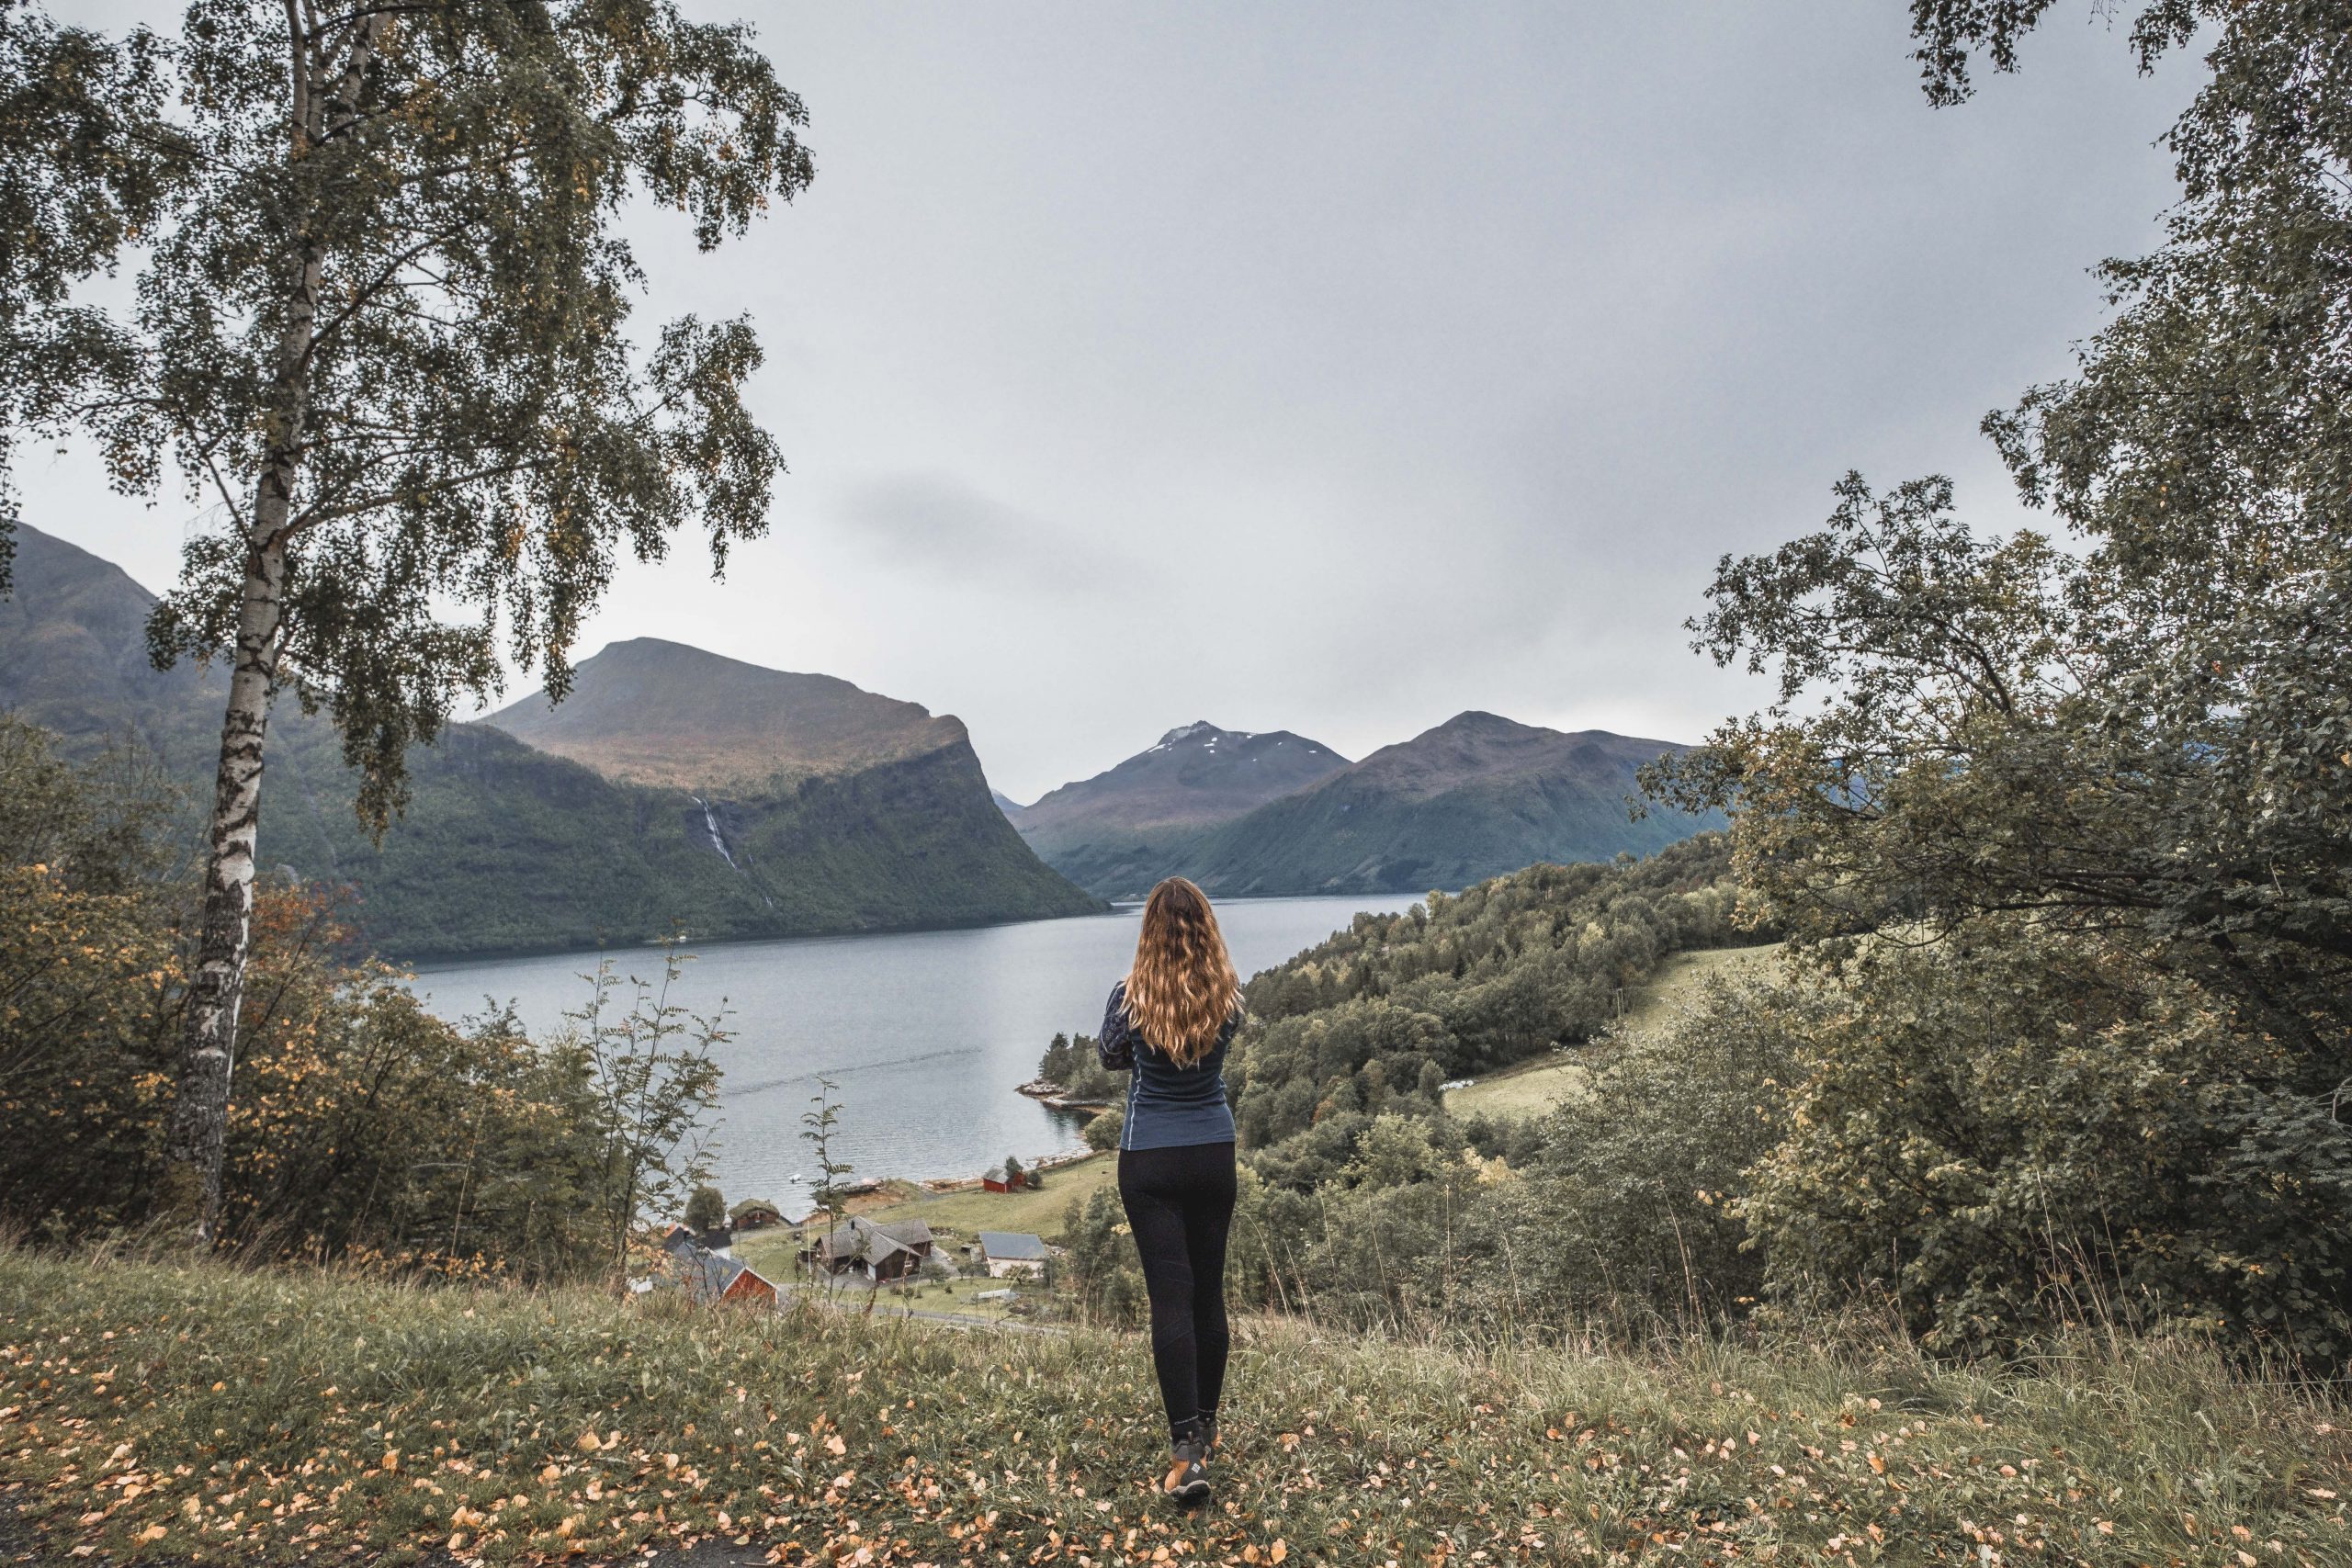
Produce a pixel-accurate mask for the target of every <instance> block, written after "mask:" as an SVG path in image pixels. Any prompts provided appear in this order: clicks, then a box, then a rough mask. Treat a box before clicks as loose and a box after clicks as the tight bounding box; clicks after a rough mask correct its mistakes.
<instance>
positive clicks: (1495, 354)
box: [19, 0, 2194, 801]
mask: <svg viewBox="0 0 2352 1568" xmlns="http://www.w3.org/2000/svg"><path fill="white" fill-rule="evenodd" d="M100 9H101V7H100V6H96V5H95V4H93V5H90V6H66V7H65V10H66V11H68V12H69V13H79V14H82V15H85V16H86V15H94V14H95V13H96V12H98V11H99V10H100ZM138 9H140V10H141V11H150V12H152V10H153V8H151V7H149V6H140V7H138ZM701 9H703V10H706V11H708V12H711V13H713V14H721V15H734V14H741V13H742V7H741V6H717V7H713V6H703V7H701ZM1906 10H1907V7H1905V6H1901V5H1899V4H1896V3H1894V0H1806V3H1800V4H1774V5H1762V4H1753V3H1750V4H1743V5H1725V4H1723V3H1722V0H1713V3H1703V0H1696V3H1688V4H1685V3H1669V0H1638V3H1635V0H1626V3H1623V4H1619V5H1611V6H1600V5H1582V6H1555V5H1541V6H1539V5H1501V4H1493V5H1481V6H1429V5H1425V4H1418V3H1417V4H1409V5H1408V4H1366V3H1363V0H1347V3H1344V4H1330V5H1309V4H1302V3H1296V0H1293V3H1288V4H1284V5H1283V6H1262V5H1258V4H1200V3H1187V4H1183V5H1181V6H1180V5H1173V4H1168V5H1159V6H1140V5H1134V6H1095V5H1080V4H1069V5H1046V4H1029V5H1007V6H963V5H953V6H951V5H940V6H906V5H874V6H842V5H823V6H816V5H797V4H796V5H763V6H757V7H755V8H752V10H751V12H750V14H751V15H752V17H753V19H754V20H755V21H756V22H757V24H758V28H759V34H760V38H761V40H762V42H763V44H764V46H765V47H766V48H767V50H768V51H769V52H770V53H771V54H772V55H773V56H774V57H775V61H776V62H777V65H778V68H779V70H780V72H781V73H782V75H783V77H784V79H785V81H786V83H788V84H789V85H792V86H793V87H794V88H795V89H797V91H798V92H799V93H800V94H801V95H802V96H803V97H804V98H805V99H806V100H807V103H808V105H809V113H810V116H811V120H812V123H811V125H810V127H809V133H808V135H809V142H810V144H811V146H812V147H813V148H814V150H815V153H816V159H817V166H818V175H817V179H816V183H815V184H814V186H811V187H810V189H809V193H808V194H807V195H806V196H805V197H803V198H802V199H801V200H800V201H799V202H798V203H797V204H796V205H794V206H792V207H790V208H786V209H779V210H778V211H777V212H776V213H775V216H773V217H772V218H771V219H770V220H768V221H767V222H766V223H765V224H764V225H763V227H761V228H760V229H759V230H757V231H755V232H754V233H753V234H752V237H751V238H750V239H749V240H748V241H745V242H742V243H737V244H735V245H732V246H730V247H728V248H726V249H723V250H721V251H720V252H719V253H718V254H716V255H713V256H703V255H699V254H696V253H695V251H694V249H693V247H692V245H691V244H690V243H687V242H686V240H685V238H684V235H683V233H682V232H680V231H678V230H677V229H676V227H675V226H674V225H673V224H672V223H671V222H670V221H669V220H665V219H662V218H660V217H646V218H644V219H641V220H632V222H631V225H630V231H631V237H632V238H633V239H634V240H636V242H637V243H638V244H639V252H640V256H641V259H642V260H643V261H644V262H645V263H646V264H647V265H648V267H649V270H650V272H651V274H652V290H651V294H650V298H649V299H647V300H646V302H645V306H644V311H643V315H642V317H641V318H640V327H641V329H642V330H643V331H644V332H645V333H650V332H651V331H652V330H653V328H654V326H655V324H656V322H657V321H659V320H661V319H662V318H663V317H665V316H667V315H669V314H673V313H675V312H677V311H680V310H698V311H701V312H704V313H706V314H731V313H733V312H736V311H739V310H748V311H749V312H751V313H752V316H753V317H754V318H755V320H756V321H757V323H758V325H759V328H760V330H761V333H762V335H763V339H764V341H765V343H766V345H767V350H768V364H767V367H766V369H765V370H764V371H763V374H762V376H761V377H760V378H759V380H758V381H757V382H756V384H755V386H754V389H753V400H754V403H755V406H756V408H757V409H758V411H759V412H760V413H761V414H762V415H763V417H764V419H765V420H766V422H767V423H768V425H769V426H770V428H771V429H772V430H773V431H774V432H775V434H776V435H777V437H778V439H779V440H780V441H781V443H782V445H783V447H784V450H785V452H786V457H787V460H788V461H789V462H790V464H791V466H792V470H793V471H792V473H791V475H790V476H789V477H788V478H786V479H784V480H782V481H781V482H780V485H779V488H778V491H777V494H776V502H775V512H774V514H773V526H772V531H771V533H770V536H768V537H767V538H766V539H764V540H763V541H760V542H758V543H755V544H752V545H749V546H745V547H741V548H739V550H738V551H737V552H736V554H735V556H734V558H733V564H732V566H731V568H730V570H729V574H728V577H727V580H726V581H724V582H723V583H714V582H713V581H710V579H709V575H708V570H707V562H706V561H704V560H703V559H702V558H701V556H700V553H699V551H698V549H696V548H695V547H691V546H690V547H686V548H684V549H682V550H680V551H679V552H678V553H677V554H675V555H674V556H673V558H672V560H671V561H670V562H669V563H668V564H667V565H665V566H662V567H660V568H637V567H631V568H630V569H628V570H624V571H623V573H622V574H621V576H620V577H619V579H618V581H617V582H616V586H615V589H614V592H612V594H611V596H610V597H609V599H608V600H607V602H606V604H605V608H604V611H603V613H602V614H601V615H599V616H598V617H597V618H596V619H595V620H594V622H593V623H592V624H591V626H590V627H589V631H588V635H587V637H586V639H585V641H584V643H583V645H582V649H581V650H580V651H581V652H582V653H583V654H584V653H586V652H589V651H592V650H594V649H595V648H598V647H600V646H602V645H603V644H604V643H605V641H607V640H610V639H613V638H617V637H635V636H646V635H650V636H658V637H673V638H675V639H677V640H680V641H684V642H690V643H695V644H697V645H699V646H701V647H704V648H707V649H713V650H715V651H718V652H720V653H725V654H729V655H731V656H733V657H735V658H739V659H745V660H753V661H755V662H758V663H763V664H769V665H774V666H777V667H780V668H784V669H790V670H809V671H825V672H828V673H831V674H835V675H840V676H842V677H845V678H847V679H849V680H852V681H854V682H857V683H859V684H860V685H863V686H866V687H869V688H871V689H873V690H876V691H880V692H886V693H888V694H891V695H893V696H898V697H904V698H909V699H911V700H914V701H917V702H921V703H923V704H925V705H929V706H930V707H931V708H932V709H933V711H934V712H942V713H954V714H956V715H958V716H961V717H962V718H963V719H964V720H965V721H966V722H967V724H968V725H969V726H970V728H971V731H972V737H973V740H974V743H975V744H976V746H977V747H978V750H979V753H980V757H981V759H982V761H983V762H984V763H985V764H986V765H987V768H988V771H989V776H990V778H991V780H992V781H993V782H994V783H995V784H997V785H998V786H999V787H1000V788H1001V789H1003V790H1005V791H1006V792H1007V793H1009V794H1011V795H1014V796H1015V797H1017V798H1019V799H1022V800H1024V801H1025V800H1029V799H1033V798H1035V796H1036V795H1039V794H1041V793H1043V792H1044V791H1045V790H1046V789H1049V788H1051V787H1053V786H1054V785H1056V784H1060V783H1062V782H1064V781H1066V780H1068V779H1070V778H1074V777H1082V776H1085V775H1087V774H1090V773H1095V772H1098V771H1100V770H1101V769H1103V768H1105V767H1108V766H1109V765H1111V764H1112V763H1113V762H1114V761H1117V760H1118V759H1119V758H1121V757H1123V756H1125V755H1127V754H1129V753H1131V752H1133V751H1136V750H1140V749H1141V748H1143V747H1144V746H1147V745H1148V744H1150V743H1151V742H1152V740H1154V739H1156V738H1157V737H1158V735H1159V732H1160V731H1162V730H1164V729H1167V728H1170V727H1172V726H1175V725H1178V724H1182V723H1184V722H1187V721H1190V720H1192V719H1195V718H1206V719H1210V720H1213V721H1215V722H1216V723H1218V724H1221V725H1224V726H1226V727H1227V728H1238V729H1275V728H1287V729H1294V730H1297V731H1299V732H1301V733H1303V734H1306V735H1308V736H1312V737H1314V738H1315V739H1318V740H1320V741H1323V742H1324V743H1326V744H1328V745H1330V746H1333V747H1336V748H1338V749H1339V750H1341V751H1343V752H1345V753H1347V754H1348V755H1350V756H1362V755H1363V754H1364V753H1366V752H1368V751H1371V750H1374V749H1375V748H1377V747H1379V746H1381V745H1383V744H1385V743H1387V742H1389V741H1393V740H1399V739H1405V738H1407V737H1408V736H1411V735H1413V734H1415V733H1418V732H1419V731H1420V730H1422V729H1425V728H1429V727H1430V726H1431V725H1433V724H1437V723H1440V722H1442V721H1443V720H1444V719H1445V718H1447V717H1449V716H1452V715H1453V714H1454V713H1457V712H1459V711H1461V710H1463V709H1464V708H1474V707H1475V708H1486V709H1489V710H1492V711H1494V712H1498V713H1501V714H1505V715H1508V716H1511V717H1514V718H1518V719H1521V720H1525V721H1527V722H1530V723H1539V724H1548V725H1552V726H1555V727H1558V728H1570V729H1575V728H1589V727H1599V728H1609V729H1615V730H1619V731H1623V732H1627V733H1632V734H1638V735H1645V736H1654V737H1659V738H1665V739H1696V738H1697V737H1698V736H1700V735H1701V734H1702V733H1703V732H1704V731H1705V730H1706V728H1708V727H1709V726H1710V725H1711V724H1712V723H1713V722H1714V721H1715V720H1716V719H1717V718H1719V717H1720V716H1723V715H1724V714H1725V713H1726V712H1729V711H1731V710H1732V709H1734V708H1741V707H1747V706H1752V705H1754V702H1755V700H1756V697H1757V695H1758V694H1757V693H1756V692H1755V691H1754V690H1753V689H1752V688H1750V687H1749V686H1748V685H1747V683H1745V682H1741V681H1738V680H1736V679H1733V678H1731V677H1728V676H1726V675H1724V674H1721V673H1718V672H1717V671H1714V670H1713V668H1712V667H1711V666H1709V665H1708V664H1707V663H1706V662H1705V661H1704V660H1701V659H1700V658H1698V657H1697V656H1696V655H1693V654H1691V652H1690V651H1689V649H1688V641H1689V635H1688V633H1686V632H1685V631H1684V630H1683V629H1682V626H1681V623H1682V621H1683V619H1684V617H1686V616H1687V615H1691V614H1692V613H1693V612H1694V611H1695V610H1697V609H1698V608H1699V607H1700V606H1701V604H1702V599H1701V594H1702V590H1703V589H1704V587H1705V585H1706V582H1707V581H1708V578H1709V575H1710V573H1711V571H1712V569H1713V563H1714V560H1715V558H1717V557H1718V556H1719V555H1721V554H1722V553H1723V552H1724V551H1726V550H1741V551H1744V550H1754V549H1763V548H1769V547H1771V546H1773V545H1775V544H1777V543H1779V542H1780V541H1781V540H1782V539H1784V538H1787V537H1789V536H1792V535H1794V534H1796V533H1799V532H1802V531H1804V530H1807V529H1809V528H1811V527H1813V526H1815V525H1817V524H1818V523H1819V522H1820V520H1821V518H1822V517H1823V516H1824V515H1825V514H1826V511H1827V509H1828V505H1829V499H1828V498H1829V487H1830V485H1831V483H1832V481H1833V480H1835V479H1837V478H1838V475H1839V474H1840V473H1842V472H1843V471H1844V470H1845V469H1847V468H1861V469H1862V470H1864V471H1865V472H1866V473H1868V474H1869V475H1871V477H1872V478H1873V479H1876V480H1879V481H1882V482H1888V483H1891V482H1893V481H1894V480H1895V479H1900V478H1904V477H1907V476H1911V475H1915V474H1920V473H1927V472H1935V471H1941V472H1947V473H1951V474H1952V475H1953V476H1954V477H1955V478H1956V479H1958V480H1959V482H1960V497H1961V502H1962V507H1963V509H1964V510H1965V511H1966V512H1967V513H1969V514H1970V515H1971V516H1973V517H1974V518H1976V519H1979V520H1980V521H1982V522H1983V523H1984V524H1985V525H1987V526H1997V527H2007V526H2013V525H2016V524H2017V523H2018V522H2019V521H2020V520H2021V514H2020V513H2018V510H2017V508H2016V506H2015V505H2014V503H2013V502H2012V500H2011V498H2010V495H2009V491H2008V488H2007V482H2006V479H2005V478H2004V477H2003V475H2002V474H2001V471H2000V469H1999V467H1998V465H1997V463H1996V461H1995V460H1994V458H1993V456H1992V454H1991V451H1990V449H1989V448H1988V446H1986V444H1985V441H1984V439H1983V438H1982V437H1981V436H1980V435H1979V434H1977V431H1976V424H1977V421H1978V419H1979V418H1980V417H1981V416H1982V415H1983V414H1984V412H1985V411H1986V410H1987V409H1989V408H1992V407H1994V406H1996V405H2000V404H2006V403H2007V402H2008V401H2010V400H2012V399H2013V398H2014V397H2015V396H2016V395H2017V393H2018V392H2019V391H2020V390H2022V389H2024V388H2025V387H2026V386H2028V385H2029V384H2030V383H2032V382H2034V381H2036V380H2041V379H2048V378H2052V377H2054V376H2057V375H2060V374H2063V373H2064V371H2065V370H2066V368H2067V367H2068V365H2069V363H2070V357H2069V355H2070V345H2071V344H2073V343H2074V342H2075V341H2076V340H2078V339H2080V338H2082V337H2083V336H2085V335H2086V333H2089V332H2091V331H2092V330H2094V329H2095V328H2096V327H2097V325H2098V322H2099V321H2100V319H2101V304H2100V299H2099V294H2098V287H2097V285H2096V283H2095V282H2094V281H2093V280H2092V279H2091V278H2090V277H2089V276H2088V275H2087V268H2088V267H2089V266H2090V265H2091V264H2093V263H2094V262H2096V261H2097V260H2098V259H2099V258H2100V257H2102V256H2105V255H2109V254H2118V253H2132V254H2136V253H2139V252H2141V251H2144V250H2145V249H2147V248H2148V247H2149V245H2150V243H2152V240H2153V237H2154V228H2153V222H2154V218H2155V216H2156V214H2157V213H2158V212H2159V211H2160V210H2161V209H2162V208H2163V207H2164V206H2165V203H2166V202H2167V201H2168V200H2170V198H2171V183H2170V177H2169V163H2168V160H2167V159H2166V158H2165V156H2164V154H2163V153H2162V152H2161V150H2160V149H2158V148H2157V147H2156V146H2155V145H2154V142H2155V139H2156V138H2157V136H2158V135H2159V134H2160V133H2161V132H2162V130H2163V129H2164V127H2165V123H2166V122H2167V121H2168V120H2169V119H2170V118H2171V116H2172V114H2173V113H2174V112H2175V111H2176V110H2177V107H2178V106H2179V105H2180V103H2181V102H2182V101H2183V100H2184V98H2185V96H2186V94H2187V93H2188V90H2189V89H2190V86H2191V85H2192V82H2193V69H2194V68H2193V62H2191V63H2190V64H2189V65H2188V66H2187V67H2184V66H2178V65H2177V66H2174V67H2172V68H2170V69H2169V70H2168V71H2167V72H2165V73H2162V74H2160V75H2159V76H2158V77H2157V78H2156V79H2154V81H2148V80H2143V79H2141V78H2139V77H2138V76H2136V75H2135V74H2134V73H2133V72H2132V69H2131V60H2130V57H2129V54H2128V51H2127V48H2126V45H2125V42H2124V39H2123V38H2122V36H2121V35H2120V32H2118V31H2115V30H2110V28H2109V27H2108V25H2107V24H2106V23H2104V22H2101V21H2097V20H2093V19H2091V18H2089V17H2086V14H2085V12H2086V7H2085V6H2062V7H2060V8H2059V11H2058V13H2057V14H2056V15H2055V16H2054V17H2053V19H2052V21H2051V22H2050V23H2049V24H2047V25H2046V27H2045V28H2044V31H2043V33H2042V34H2041V36H2038V37H2037V38H2036V39H2033V40H2032V43H2031V47H2030V49H2029V51H2028V53H2027V69H2026V71H2025V73H2023V74H2022V75H2020V76H2018V77H2014V78H2001V79H1997V80H1989V81H1987V82H1986V83H1985V90H1984V91H1983V92H1982V93H1981V94H1980V95H1979V96H1978V98H1977V100H1976V101H1975V102H1974V103H1973V104H1971V105H1969V106H1967V107H1962V108H1960V109H1947V110H1940V111H1939V110H1931V109H1929V108H1928V107H1927V106H1926V104H1925V102H1924V100H1923V99H1922V98H1921V96H1920V95H1919V91H1918V86H1917V68H1916V67H1915V66H1914V65H1913V64H1912V63H1911V62H1910V61H1909V60H1908V59H1907V58H1906V56H1907V54H1908V51H1909V43H1908V39H1907V38H1906V35H1905V27H1904V17H1905V11H1906ZM164 14H166V15H168V14H169V12H168V9H166V10H165V13H164ZM19 461H20V474H21V478H22V479H23V485H24V490H25V492H26V494H25V500H26V515H27V517H28V520H29V521H31V522H32V523H34V524H35V525H38V526H40V527H43V528H46V529H48V530H50V531H51V532H53V533H57V534H61V535H62V536H65V537H67V538H70V539H73V540H74V541H75V542H77V543H79V544H82V545H84V546H85V547H88V548H91V549H93V550H96V551H98V552H99V553H101V554H104V555H106V556H108V557H109V558H113V559H116V560H118V561H120V562H121V563H122V564H123V565H124V566H125V567H127V568H128V569H129V570H130V571H131V572H132V574H133V575H134V576H136V577H138V578H140V579H141V581H145V582H146V583H148V584H149V585H150V586H151V587H158V588H160V587H162V586H163V585H164V582H165V581H166V580H167V578H168V577H169V575H170V574H171V573H172V572H173V571H174V570H175V567H176V561H177V551H178V547H179V542H180V539H181V537H182V536H183V532H184V530H185V528H186V526H187V518H188V516H189V514H190V512H191V508H190V507H189V506H187V504H186V503H184V502H181V500H180V499H179V498H178V497H177V496H176V495H173V496H170V497H167V498H166V499H165V500H164V502H162V503H161V504H159V505H157V506H155V507H153V509H149V508H146V507H143V506H142V505H141V504H140V503H138V502H128V501H123V500H119V499H118V498H114V497H110V496H107V494H105V492H104V490H103V484H102V482H101V480H100V479H99V477H98V474H97V470H96V465H95V464H94V463H93V462H92V461H91V460H90V459H89V458H88V457H87V456H86V455H85V454H82V453H78V452H72V453H68V454H67V455H65V456H63V457H53V456H51V455H50V454H48V453H46V452H38V453H36V452H27V453H23V454H21V455H20V459H19Z"/></svg>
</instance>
